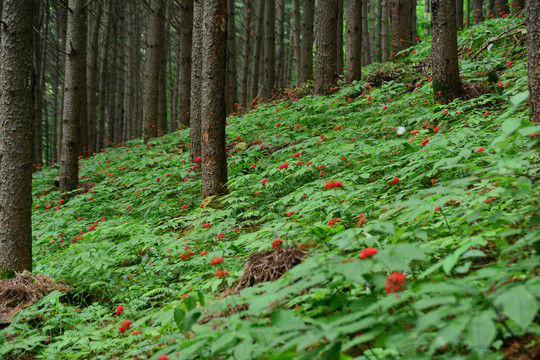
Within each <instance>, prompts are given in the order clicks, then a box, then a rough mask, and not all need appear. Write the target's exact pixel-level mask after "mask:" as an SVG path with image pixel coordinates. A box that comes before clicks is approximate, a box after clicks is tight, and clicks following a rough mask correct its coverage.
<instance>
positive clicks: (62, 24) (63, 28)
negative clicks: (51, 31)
mask: <svg viewBox="0 0 540 360" xmlns="http://www.w3.org/2000/svg"><path fill="white" fill-rule="evenodd" d="M56 9H57V16H58V23H59V28H60V29H59V30H60V39H61V40H62V49H64V50H65V49H66V41H67V9H66V8H65V7H63V6H60V5H57V6H56ZM61 58H62V66H61V69H62V70H63V71H62V74H63V76H62V77H61V79H62V80H61V82H60V89H61V91H60V106H59V107H58V110H59V119H60V123H59V124H58V140H57V144H58V157H57V158H58V161H60V160H61V158H62V138H63V137H64V136H63V131H64V129H63V126H62V119H63V118H64V99H65V93H66V88H65V83H66V75H65V68H66V61H67V59H66V58H67V56H66V55H65V54H62V55H61Z"/></svg>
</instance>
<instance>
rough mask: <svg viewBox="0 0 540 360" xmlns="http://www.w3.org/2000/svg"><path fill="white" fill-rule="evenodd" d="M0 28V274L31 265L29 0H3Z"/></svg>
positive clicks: (30, 43) (7, 273) (30, 31)
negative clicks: (0, 49)
mask: <svg viewBox="0 0 540 360" xmlns="http://www.w3.org/2000/svg"><path fill="white" fill-rule="evenodd" d="M3 11H4V13H3V14H2V26H5V27H6V28H7V29H9V31H5V32H2V33H1V34H0V40H1V44H2V51H1V52H0V62H1V64H2V66H0V154H1V155H0V157H1V159H2V160H1V161H0V204H2V211H0V249H2V251H0V278H3V277H7V276H8V275H11V276H13V275H14V272H15V271H17V272H22V271H23V270H28V271H32V219H31V216H32V127H33V120H34V116H33V103H32V98H33V96H32V86H31V84H30V82H29V81H28V79H30V78H31V77H32V45H33V44H32V42H33V34H32V25H33V16H34V11H35V7H34V5H33V0H4V1H3Z"/></svg>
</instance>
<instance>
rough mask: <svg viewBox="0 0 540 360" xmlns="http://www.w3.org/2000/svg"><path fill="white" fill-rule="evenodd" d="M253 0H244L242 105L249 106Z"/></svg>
mask: <svg viewBox="0 0 540 360" xmlns="http://www.w3.org/2000/svg"><path fill="white" fill-rule="evenodd" d="M251 13H252V9H251V1H250V0H244V32H243V37H242V75H241V80H240V81H241V85H240V105H242V106H244V107H245V106H247V105H248V104H247V101H248V96H249V95H248V94H249V89H248V87H249V42H250V41H251Z"/></svg>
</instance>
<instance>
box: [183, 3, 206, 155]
mask: <svg viewBox="0 0 540 360" xmlns="http://www.w3.org/2000/svg"><path fill="white" fill-rule="evenodd" d="M203 18H204V6H203V0H194V1H193V41H192V51H191V59H192V62H191V91H190V94H191V104H190V111H189V116H190V120H189V161H190V162H191V163H192V164H195V159H197V158H198V157H200V156H201V95H202V92H201V85H202V77H201V75H202V30H203V27H202V24H203ZM182 90H183V91H187V89H181V90H180V91H182Z"/></svg>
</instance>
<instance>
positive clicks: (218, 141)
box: [201, 0, 227, 199]
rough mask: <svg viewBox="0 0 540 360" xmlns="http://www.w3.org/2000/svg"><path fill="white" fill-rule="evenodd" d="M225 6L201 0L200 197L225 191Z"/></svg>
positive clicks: (220, 3)
mask: <svg viewBox="0 0 540 360" xmlns="http://www.w3.org/2000/svg"><path fill="white" fill-rule="evenodd" d="M226 39H227V5H226V2H225V1H224V0H205V1H204V22H203V40H202V59H203V67H202V71H203V73H202V99H201V105H202V106H201V119H202V123H201V133H202V134H201V139H202V146H201V148H202V156H201V158H202V159H201V167H202V196H203V199H204V198H206V197H208V196H212V195H222V194H225V193H227V188H226V187H225V184H226V183H227V155H226V152H225V107H224V104H225V102H224V101H223V99H224V96H225V86H226V84H225V72H226V67H225V56H226V45H225V42H226Z"/></svg>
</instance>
